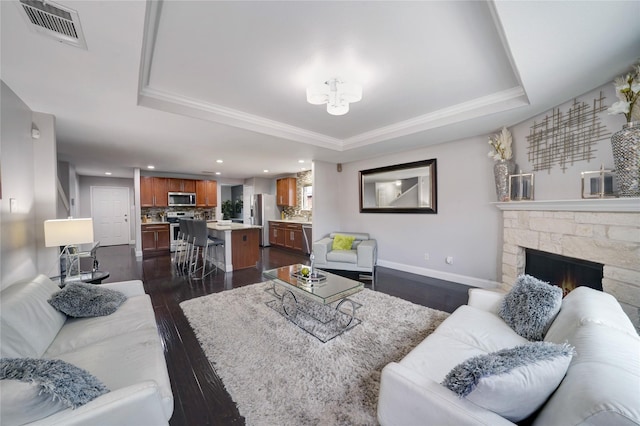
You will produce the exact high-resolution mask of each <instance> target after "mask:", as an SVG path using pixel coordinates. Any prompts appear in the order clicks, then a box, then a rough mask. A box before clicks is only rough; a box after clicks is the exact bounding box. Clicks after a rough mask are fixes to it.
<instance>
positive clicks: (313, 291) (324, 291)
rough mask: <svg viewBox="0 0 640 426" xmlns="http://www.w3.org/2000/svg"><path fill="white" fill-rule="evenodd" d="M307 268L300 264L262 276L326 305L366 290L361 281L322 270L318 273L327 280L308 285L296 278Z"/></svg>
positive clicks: (271, 270) (268, 272)
mask: <svg viewBox="0 0 640 426" xmlns="http://www.w3.org/2000/svg"><path fill="white" fill-rule="evenodd" d="M305 267H306V268H308V266H307V265H300V264H296V265H290V266H283V267H282V268H276V269H270V270H268V271H264V272H263V273H262V276H263V277H264V278H266V279H268V280H271V281H275V282H276V283H277V284H280V285H281V286H283V287H285V288H286V289H288V290H291V291H293V292H295V293H297V294H300V295H303V296H305V297H308V298H310V299H312V300H315V301H316V302H318V303H323V304H325V305H326V304H329V303H333V302H335V301H336V300H341V299H344V298H345V297H348V296H350V295H352V294H355V293H357V292H359V291H361V290H362V289H363V288H364V284H363V283H361V282H359V281H355V280H351V279H349V278H345V277H341V276H340V275H335V274H331V273H329V272H325V271H320V270H316V271H317V272H318V273H320V274H322V275H324V276H325V277H326V279H325V280H323V281H320V282H315V283H308V282H306V281H305V280H301V279H298V278H297V277H296V276H294V275H297V274H299V272H300V269H302V268H305Z"/></svg>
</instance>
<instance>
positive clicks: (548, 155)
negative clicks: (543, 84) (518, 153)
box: [527, 92, 611, 173]
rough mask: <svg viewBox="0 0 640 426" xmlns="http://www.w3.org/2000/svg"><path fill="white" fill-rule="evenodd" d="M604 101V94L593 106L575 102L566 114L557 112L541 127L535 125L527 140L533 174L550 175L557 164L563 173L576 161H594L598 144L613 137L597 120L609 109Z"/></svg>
mask: <svg viewBox="0 0 640 426" xmlns="http://www.w3.org/2000/svg"><path fill="white" fill-rule="evenodd" d="M604 99H605V97H604V96H603V95H602V92H600V96H599V97H598V98H595V99H594V100H593V106H591V105H589V104H586V103H584V102H579V101H578V100H577V99H574V100H573V105H572V106H571V108H569V110H568V111H566V112H564V113H563V112H562V111H560V109H559V108H555V109H553V110H552V113H551V115H550V116H549V115H547V116H545V118H544V119H543V120H542V121H541V122H540V123H538V122H536V121H534V122H533V126H531V129H530V131H529V136H527V141H528V143H529V146H528V148H527V149H528V151H527V152H528V159H529V162H530V163H531V164H533V170H534V171H539V170H548V171H549V173H551V168H552V167H553V166H554V165H556V164H557V165H558V166H560V168H561V169H562V172H563V173H564V172H565V171H566V170H567V167H569V166H570V165H573V164H574V163H575V162H577V161H589V160H592V159H594V158H595V155H594V152H595V151H596V150H595V149H594V146H595V144H596V142H598V141H600V140H603V139H607V138H608V137H609V136H611V132H609V131H608V130H607V127H606V126H605V125H604V124H602V123H601V119H600V117H599V116H598V113H599V112H602V111H605V110H606V109H607V106H606V105H605V104H604V102H603V101H604Z"/></svg>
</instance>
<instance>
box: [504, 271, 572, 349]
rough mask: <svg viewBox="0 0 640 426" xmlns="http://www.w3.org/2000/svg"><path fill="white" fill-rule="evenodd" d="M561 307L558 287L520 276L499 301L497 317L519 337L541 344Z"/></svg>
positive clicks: (528, 276) (560, 294) (560, 292)
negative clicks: (500, 301)
mask: <svg viewBox="0 0 640 426" xmlns="http://www.w3.org/2000/svg"><path fill="white" fill-rule="evenodd" d="M561 304H562V289H561V288H560V287H558V286H554V285H551V284H549V283H546V282H544V281H540V280H539V279H537V278H535V277H532V276H530V275H520V276H519V277H518V279H517V280H516V283H515V285H514V286H513V288H512V289H511V290H510V291H509V292H508V293H507V294H506V295H505V296H504V298H503V299H502V303H501V304H500V308H499V309H498V315H499V316H500V318H502V319H503V320H504V321H505V322H506V323H507V324H509V326H510V327H511V328H513V329H514V330H515V331H516V333H518V334H519V335H521V336H522V337H524V338H526V339H529V340H542V339H543V338H544V335H545V333H546V332H547V329H548V328H549V325H551V322H552V321H553V319H554V318H555V316H556V315H557V314H558V311H560V306H561Z"/></svg>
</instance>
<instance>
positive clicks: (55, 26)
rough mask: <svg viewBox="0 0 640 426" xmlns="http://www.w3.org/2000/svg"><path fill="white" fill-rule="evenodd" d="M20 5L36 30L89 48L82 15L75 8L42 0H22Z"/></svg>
mask: <svg viewBox="0 0 640 426" xmlns="http://www.w3.org/2000/svg"><path fill="white" fill-rule="evenodd" d="M20 6H22V10H24V12H25V13H26V16H27V19H28V21H29V22H30V23H31V24H32V25H31V28H32V29H33V30H34V31H37V32H38V33H40V34H45V35H47V36H49V37H53V38H55V39H56V40H58V41H60V42H62V43H66V44H70V45H72V46H76V47H80V48H82V49H86V48H87V44H86V43H85V40H84V35H83V34H82V27H81V26H80V17H79V16H78V13H77V12H76V11H75V10H72V9H69V8H66V7H63V6H60V5H58V4H55V3H52V2H50V1H42V0H20Z"/></svg>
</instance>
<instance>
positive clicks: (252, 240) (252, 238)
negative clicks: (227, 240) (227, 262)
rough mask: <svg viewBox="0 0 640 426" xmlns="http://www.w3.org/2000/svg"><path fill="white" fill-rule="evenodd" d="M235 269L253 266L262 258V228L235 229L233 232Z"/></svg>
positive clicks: (232, 253)
mask: <svg viewBox="0 0 640 426" xmlns="http://www.w3.org/2000/svg"><path fill="white" fill-rule="evenodd" d="M231 258H232V262H233V270H234V271H235V270H237V269H244V268H253V267H255V266H256V264H257V263H258V261H259V260H260V230H259V229H258V228H250V229H237V230H236V229H234V230H233V231H232V232H231Z"/></svg>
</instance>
